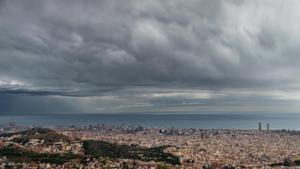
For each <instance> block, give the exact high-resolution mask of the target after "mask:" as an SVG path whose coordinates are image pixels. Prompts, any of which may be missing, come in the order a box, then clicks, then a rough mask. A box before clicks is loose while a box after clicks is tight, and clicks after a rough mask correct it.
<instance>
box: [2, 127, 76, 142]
mask: <svg viewBox="0 0 300 169" xmlns="http://www.w3.org/2000/svg"><path fill="white" fill-rule="evenodd" d="M15 135H20V137H17V138H14V140H13V142H16V143H19V144H26V143H27V142H28V141H29V140H30V139H40V140H44V141H45V144H50V143H54V142H60V141H62V142H69V141H70V139H69V138H68V137H67V136H65V135H62V134H58V133H57V132H56V131H54V130H50V129H45V128H33V129H29V130H25V131H21V132H17V133H5V134H2V135H0V137H12V136H15Z"/></svg>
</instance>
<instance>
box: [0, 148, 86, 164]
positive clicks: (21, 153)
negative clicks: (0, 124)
mask: <svg viewBox="0 0 300 169" xmlns="http://www.w3.org/2000/svg"><path fill="white" fill-rule="evenodd" d="M0 156H6V157H7V158H8V159H9V160H11V161H14V162H31V161H34V162H40V163H51V164H63V163H66V162H68V161H70V160H81V159H82V156H80V155H76V154H72V153H67V154H48V153H36V152H33V151H28V150H24V149H20V148H16V147H13V146H6V147H3V148H1V149H0Z"/></svg>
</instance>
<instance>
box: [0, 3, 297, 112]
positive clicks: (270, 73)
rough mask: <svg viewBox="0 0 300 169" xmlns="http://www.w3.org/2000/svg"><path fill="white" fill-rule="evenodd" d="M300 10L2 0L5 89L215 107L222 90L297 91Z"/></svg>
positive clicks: (0, 63) (0, 52)
mask: <svg viewBox="0 0 300 169" xmlns="http://www.w3.org/2000/svg"><path fill="white" fill-rule="evenodd" d="M299 9H300V4H299V2H297V1H288V2H287V1H283V0H276V1H271V0H266V1H235V0H230V1H221V0H220V1H219V0H216V1H208V0H192V1H188V2H187V1H183V0H174V1H156V0H154V1H153V0H145V1H139V0H125V1H112V0H101V1H98V0H86V1H81V0H53V1H40V0H29V1H26V2H25V1H18V0H0V93H2V94H0V95H9V96H16V95H18V94H20V95H29V96H30V97H35V96H36V97H37V96H45V97H46V96H48V97H50V96H69V97H72V96H81V97H83V98H82V99H83V100H84V99H86V98H87V97H89V96H91V97H92V98H94V97H96V96H99V97H100V96H103V97H106V96H107V95H109V96H114V97H113V98H111V99H110V100H109V101H107V98H104V100H106V101H107V102H105V101H103V98H102V99H101V98H94V100H96V101H95V103H91V102H94V101H91V100H89V103H86V102H85V104H87V105H90V104H93V105H90V106H91V107H97V108H99V109H100V108H106V107H118V106H119V107H124V106H126V105H127V106H128V107H130V105H132V106H133V107H139V108H140V107H143V106H144V107H151V106H152V107H161V106H165V107H168V106H178V105H179V106H183V105H203V104H205V105H206V106H214V105H213V104H212V102H211V101H213V100H214V99H215V97H216V95H218V99H219V100H218V101H219V102H222V101H226V99H228V97H230V98H231V97H232V98H233V99H239V98H240V97H241V96H235V95H234V94H233V93H234V92H229V93H228V90H232V89H236V91H237V92H242V91H252V92H255V91H256V90H259V91H260V92H261V93H264V92H266V91H267V92H269V91H271V90H284V91H286V90H292V91H295V92H296V91H298V90H299V87H298V86H299V78H298V74H299V73H300V71H299V68H298V67H299V66H300V59H299V56H298V55H299V47H298V46H299V44H300V43H299V42H300V38H299V37H300V36H299V31H298V30H299V28H300V24H299V22H298V20H299V19H300V17H299V15H298V13H299V12H298V11H299ZM278 11H280V13H278ZM149 88H151V89H153V90H149ZM159 88H162V89H161V90H160V89H159ZM140 90H142V92H140ZM184 90H194V91H188V92H186V91H184ZM203 90H205V92H204V93H208V94H207V95H206V96H207V97H205V98H199V97H192V98H189V97H188V96H190V95H193V93H195V92H198V96H199V95H201V93H202V94H203ZM182 91H183V94H182V93H181V94H180V92H182ZM159 93H166V94H165V95H157V94H159ZM172 93H173V94H172ZM174 93H175V94H174ZM216 93H217V94H216ZM287 93H288V94H282V95H285V96H290V94H289V92H287ZM146 94H147V96H145V95H146ZM153 94H154V95H155V94H156V95H155V97H150V96H151V95H153ZM168 94H170V95H168ZM167 95H168V97H166V96H167ZM208 95H209V96H208ZM220 95H226V96H223V97H220ZM248 95H251V94H249V93H248ZM251 96H252V95H251ZM18 97H20V96H18ZM124 97H125V98H128V97H129V98H128V99H129V100H127V101H124V99H123V98H124ZM157 97H159V98H157ZM261 97H263V98H265V97H266V98H269V99H267V100H270V103H271V101H272V100H274V99H275V100H276V97H275V96H273V95H269V94H268V93H266V94H265V96H261ZM290 97H291V96H290ZM63 98H65V97H63ZM137 98H139V99H140V100H142V101H141V102H139V100H138V99H137ZM225 98H226V99H225ZM243 98H244V96H243ZM246 98H247V97H246ZM292 98H295V97H292ZM52 99H53V98H52ZM65 99H66V98H65ZM69 99H74V98H69ZM248 99H250V98H248ZM297 99H298V98H297ZM204 100H205V101H204ZM246 100H247V99H245V100H244V102H243V103H246V102H247V101H246ZM97 101H99V102H100V101H101V102H105V103H106V104H101V106H100V107H98V106H95V105H98V104H99V103H98V102H97ZM66 102H67V101H66ZM112 102H113V103H112ZM134 102H138V103H137V104H133V103H134ZM238 104H240V103H238ZM108 105H109V106H108ZM83 107H84V106H83ZM129 109H130V108H129ZM95 110H96V108H95Z"/></svg>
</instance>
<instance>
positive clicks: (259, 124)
mask: <svg viewBox="0 0 300 169" xmlns="http://www.w3.org/2000/svg"><path fill="white" fill-rule="evenodd" d="M258 130H259V131H261V122H259V123H258Z"/></svg>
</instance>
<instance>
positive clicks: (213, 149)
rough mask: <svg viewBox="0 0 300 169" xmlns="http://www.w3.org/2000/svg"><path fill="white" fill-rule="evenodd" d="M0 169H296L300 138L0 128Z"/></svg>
mask: <svg viewBox="0 0 300 169" xmlns="http://www.w3.org/2000/svg"><path fill="white" fill-rule="evenodd" d="M0 131H1V135H0V147H1V149H0V156H1V157H0V162H1V166H0V168H36V169H37V168H56V169H66V168H69V169H71V168H78V169H96V168H103V169H107V168H114V169H118V168H120V169H125V168H132V169H157V168H178V169H179V168H180V169H200V168H203V169H210V168H211V169H214V168H222V169H227V168H231V169H233V168H282V167H284V166H285V167H296V166H297V165H300V147H299V145H300V132H298V131H292V130H272V129H271V128H270V125H269V123H268V124H266V127H265V128H264V127H263V124H262V123H258V128H257V129H251V130H250V129H249V130H237V129H194V128H190V129H176V128H145V127H143V126H133V125H110V124H98V125H90V126H75V125H72V126H54V127H51V129H46V128H41V127H32V126H31V127H29V126H18V125H16V124H15V123H13V122H11V123H9V124H8V125H3V126H1V129H0Z"/></svg>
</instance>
